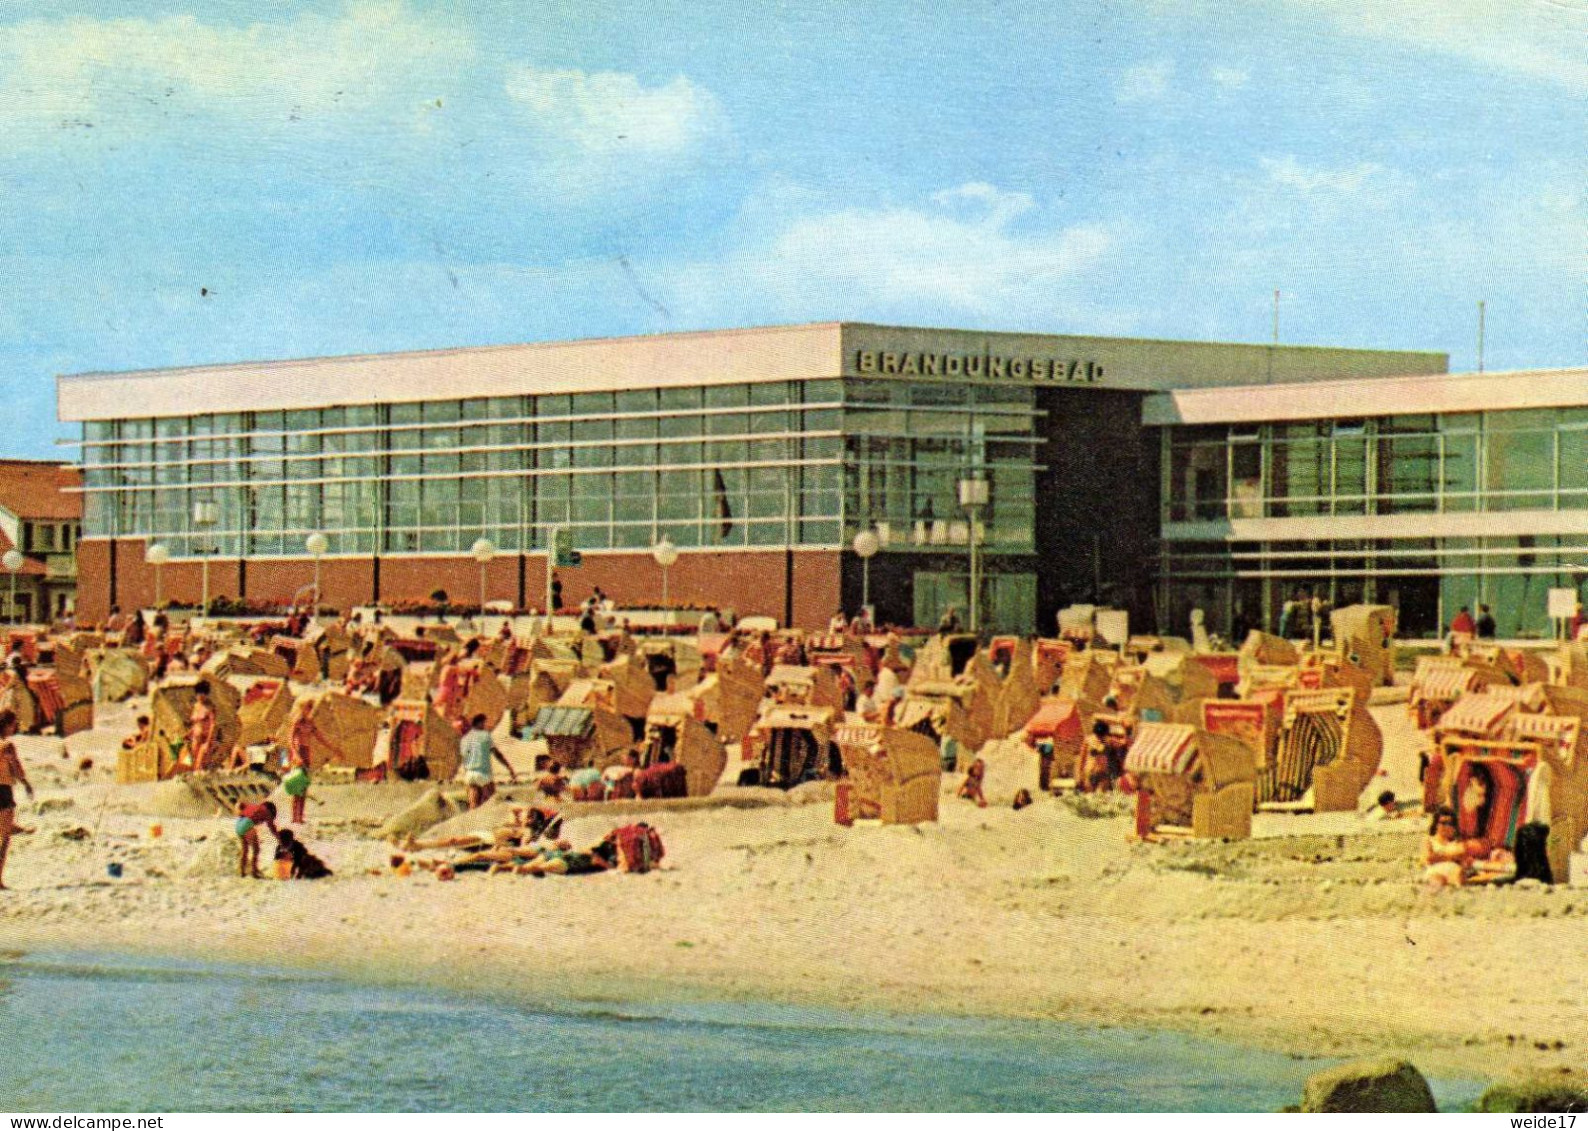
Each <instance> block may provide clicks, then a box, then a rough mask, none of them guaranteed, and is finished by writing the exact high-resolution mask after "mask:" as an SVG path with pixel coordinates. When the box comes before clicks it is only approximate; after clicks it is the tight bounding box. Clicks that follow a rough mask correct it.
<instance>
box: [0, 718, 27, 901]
mask: <svg viewBox="0 0 1588 1131" xmlns="http://www.w3.org/2000/svg"><path fill="white" fill-rule="evenodd" d="M16 733H17V716H16V712H14V711H9V710H7V711H0V891H4V890H6V885H5V872H6V854H7V853H8V852H10V851H11V836H12V834H13V833H17V832H31V831H32V830H31V829H19V828H18V827H17V823H16V817H17V802H16V793H15V787H16V786H19V785H20V786H21V787H22V788H23V789H25V790H27V791H28V799H29V800H32V798H33V783H32V782H30V781H28V775H27V771H26V770H24V769H23V768H22V760H21V759H20V758H18V757H17V748H16V743H14V742H12V741H11V739H12V738H13V737H15V735H16Z"/></svg>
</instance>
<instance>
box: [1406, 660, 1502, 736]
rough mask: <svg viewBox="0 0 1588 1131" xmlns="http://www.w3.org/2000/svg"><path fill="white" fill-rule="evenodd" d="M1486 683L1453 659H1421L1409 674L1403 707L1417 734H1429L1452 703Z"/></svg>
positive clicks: (1481, 677) (1478, 675)
mask: <svg viewBox="0 0 1588 1131" xmlns="http://www.w3.org/2000/svg"><path fill="white" fill-rule="evenodd" d="M1487 682H1488V681H1487V680H1485V679H1484V678H1483V676H1482V675H1480V674H1479V673H1478V672H1477V671H1475V670H1473V669H1472V668H1469V667H1467V666H1466V665H1465V664H1463V663H1462V662H1461V661H1460V660H1459V659H1457V658H1456V657H1454V656H1424V657H1422V658H1421V659H1420V660H1418V661H1417V667H1416V669H1415V670H1414V671H1413V672H1412V682H1411V690H1410V692H1409V694H1408V696H1407V699H1406V707H1407V710H1409V711H1410V712H1411V715H1412V719H1413V721H1414V722H1416V724H1417V729H1418V730H1430V729H1432V727H1433V726H1434V724H1436V723H1437V722H1439V717H1440V716H1441V715H1443V714H1444V713H1445V712H1446V711H1447V710H1449V709H1450V705H1451V704H1452V703H1454V702H1455V701H1456V700H1458V699H1460V698H1461V697H1462V696H1463V695H1466V694H1468V693H1469V692H1473V691H1476V690H1478V689H1479V688H1480V687H1483V686H1485V684H1486V683H1487Z"/></svg>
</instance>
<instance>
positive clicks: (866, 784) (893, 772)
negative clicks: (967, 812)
mask: <svg viewBox="0 0 1588 1131" xmlns="http://www.w3.org/2000/svg"><path fill="white" fill-rule="evenodd" d="M833 738H834V741H835V742H836V743H837V744H838V750H839V756H840V758H841V760H842V763H843V774H844V779H845V780H843V781H840V782H839V786H838V793H837V795H836V796H835V799H834V805H833V815H834V818H835V819H836V820H837V821H838V823H840V824H850V823H853V822H854V821H856V820H862V821H877V822H878V823H880V824H884V825H916V824H920V823H922V822H924V821H935V820H937V804H938V796H939V794H940V793H941V791H942V778H943V771H942V766H941V765H940V764H939V762H938V755H937V747H936V746H935V745H934V744H933V743H932V741H931V739H929V738H927V737H925V736H924V735H920V734H916V733H915V732H914V731H908V730H900V729H899V728H898V727H882V726H874V725H872V724H869V723H844V724H842V725H840V726H839V727H837V728H836V729H835V730H834V732H833Z"/></svg>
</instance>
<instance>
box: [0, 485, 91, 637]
mask: <svg viewBox="0 0 1588 1131" xmlns="http://www.w3.org/2000/svg"><path fill="white" fill-rule="evenodd" d="M81 482H82V480H81V477H80V476H79V475H78V473H77V472H76V470H74V469H73V468H70V467H62V466H60V465H59V464H57V463H52V462H49V461H43V460H25V459H4V460H0V555H3V554H6V553H10V552H11V551H13V550H15V551H17V552H18V553H20V554H21V555H22V560H21V562H20V564H19V565H18V568H17V569H16V570H14V571H13V570H11V569H10V568H9V567H8V568H6V570H5V572H4V574H3V575H0V610H4V619H5V621H6V623H11V622H13V621H14V622H19V623H27V622H31V621H39V620H50V619H53V618H58V617H61V616H64V615H65V614H66V613H68V612H70V611H71V610H72V609H73V608H74V606H75V604H76V600H77V540H78V537H79V534H80V531H81V528H82V509H83V497H82V495H81V494H80V493H79V491H78V490H77V488H78V487H79V486H80V485H81ZM14 561H15V559H13V562H14Z"/></svg>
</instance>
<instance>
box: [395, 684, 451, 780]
mask: <svg viewBox="0 0 1588 1131" xmlns="http://www.w3.org/2000/svg"><path fill="white" fill-rule="evenodd" d="M387 722H388V724H389V725H390V727H391V739H390V747H389V753H388V754H387V760H386V773H387V775H388V777H395V778H397V779H398V780H401V781H449V780H451V779H452V777H453V776H454V775H456V774H457V772H458V763H459V758H458V748H459V745H460V741H461V740H460V739H459V736H458V732H457V730H456V729H455V728H453V727H452V726H450V725H449V724H448V723H447V721H446V720H445V719H443V718H442V717H441V716H440V715H439V714H438V713H437V712H436V709H435V706H434V705H433V704H432V703H431V702H430V701H429V700H427V699H398V700H396V701H394V702H393V703H392V705H391V706H390V707H389V708H387Z"/></svg>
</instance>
